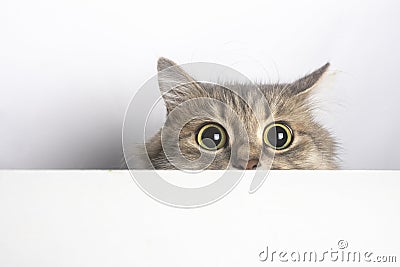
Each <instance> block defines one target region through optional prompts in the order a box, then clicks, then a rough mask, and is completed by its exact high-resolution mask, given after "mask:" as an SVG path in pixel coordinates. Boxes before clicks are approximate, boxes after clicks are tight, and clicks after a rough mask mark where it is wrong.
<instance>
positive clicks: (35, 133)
mask: <svg viewBox="0 0 400 267" xmlns="http://www.w3.org/2000/svg"><path fill="white" fill-rule="evenodd" d="M399 8H400V4H399V3H398V2H396V1H354V0H352V1H341V2H338V1H318V2H317V1H304V0H302V1H262V2H261V3H258V2H253V1H245V2H241V3H234V2H232V1H202V2H198V3H193V4H192V5H189V3H179V2H177V1H159V2H155V1H142V2H140V3H134V2H132V1H120V0H118V1H112V2H111V1H64V0H62V1H50V0H44V1H28V0H16V1H9V0H5V1H1V3H0V33H1V34H0V168H7V169H14V168H22V169H25V168H62V169H66V168H82V169H85V168H106V169H108V168H118V167H119V166H120V159H121V156H122V154H121V132H122V129H121V128H122V121H123V117H124V111H125V109H126V107H127V105H128V104H129V101H130V99H131V97H132V96H133V95H134V93H135V91H136V90H137V89H138V88H139V87H140V86H141V84H143V83H144V81H146V80H147V79H148V78H150V77H151V76H152V75H154V74H155V67H156V66H155V64H156V60H157V58H158V57H160V56H165V57H169V58H171V59H173V60H174V61H176V62H179V63H187V62H196V61H210V62H216V63H220V64H224V65H228V66H230V67H233V68H235V69H237V70H239V71H240V72H242V73H243V74H245V75H247V76H248V77H250V78H251V79H254V80H267V81H268V80H270V81H278V80H280V81H291V80H294V79H296V78H298V77H299V76H301V75H303V74H305V73H307V72H310V71H312V70H313V69H315V68H317V67H319V66H321V65H322V64H324V63H325V62H326V61H330V62H331V63H332V70H336V75H335V81H334V82H333V83H331V84H330V86H324V87H323V88H321V90H320V94H319V98H318V99H319V101H320V104H321V107H323V108H322V109H321V112H320V113H319V118H320V119H321V120H322V121H323V122H324V123H325V124H326V125H327V126H328V127H329V128H330V129H331V130H332V131H333V132H334V133H335V135H336V136H337V138H338V139H339V141H340V142H341V144H342V148H341V158H342V161H343V168H345V169H400V158H399V157H398V151H399V149H400V144H399V142H398V140H397V139H398V134H399V133H400V127H399V125H398V123H397V122H398V114H400V107H399V105H398V97H399V88H398V87H399V81H398V79H399V78H398V77H399V75H398V71H399V70H398V65H399V60H400V53H399V51H398V49H399V47H400V31H399V29H398V26H399V25H400V17H399V16H398V11H399ZM162 119H163V114H162V112H160V116H159V121H158V122H156V123H155V124H154V126H153V127H154V128H157V123H158V125H160V124H161V123H162Z"/></svg>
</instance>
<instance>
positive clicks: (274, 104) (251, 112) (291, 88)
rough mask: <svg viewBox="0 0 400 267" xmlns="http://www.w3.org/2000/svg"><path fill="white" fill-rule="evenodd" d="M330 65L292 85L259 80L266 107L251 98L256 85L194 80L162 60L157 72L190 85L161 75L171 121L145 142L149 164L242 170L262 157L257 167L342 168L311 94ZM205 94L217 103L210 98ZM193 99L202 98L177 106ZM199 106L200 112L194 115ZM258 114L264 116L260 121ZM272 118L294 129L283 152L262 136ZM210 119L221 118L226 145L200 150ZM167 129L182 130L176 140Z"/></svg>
mask: <svg viewBox="0 0 400 267" xmlns="http://www.w3.org/2000/svg"><path fill="white" fill-rule="evenodd" d="M328 67H329V63H327V64H325V65H324V66H322V67H321V68H319V69H318V70H316V71H314V72H312V73H311V74H309V75H307V76H305V77H303V78H301V79H299V80H297V81H295V82H293V83H285V84H282V83H280V84H257V86H258V87H259V89H260V90H261V92H262V93H263V95H264V96H265V98H266V100H267V102H268V104H269V109H268V108H266V107H265V102H262V101H260V99H259V97H255V96H253V92H252V90H254V89H253V88H254V87H252V86H249V85H246V84H240V83H235V82H234V81H232V82H230V83H229V84H225V85H224V86H219V85H214V84H209V83H200V82H196V81H195V80H194V79H193V78H192V77H191V76H190V75H189V74H188V73H186V72H185V71H184V70H183V69H182V68H181V67H179V66H177V65H176V64H175V63H174V62H172V61H170V60H168V59H165V58H160V59H159V60H158V71H159V73H160V72H161V71H162V72H164V73H167V75H168V76H169V79H171V77H172V79H173V77H176V78H177V79H179V80H181V81H182V80H186V81H187V83H186V84H184V85H181V86H178V87H176V88H173V89H172V90H171V88H168V87H169V86H170V85H169V84H168V83H165V82H163V80H162V79H161V78H159V86H160V90H161V92H162V94H163V99H164V101H165V104H166V107H167V112H168V120H167V122H166V123H165V125H164V126H163V128H162V129H161V130H160V131H159V132H158V133H157V134H156V135H155V136H154V137H153V138H152V139H151V140H150V141H149V142H147V143H146V150H147V154H148V156H149V159H150V161H151V164H152V165H153V167H154V168H155V169H203V168H206V169H227V168H228V169H244V168H245V167H246V163H247V162H248V160H249V159H256V160H258V161H259V164H258V168H261V169H263V168H269V167H270V166H271V168H272V169H336V168H338V165H337V162H336V144H335V141H334V139H333V138H332V136H331V134H330V133H329V132H328V131H327V130H326V129H325V128H324V127H322V126H321V125H320V124H319V123H318V122H317V121H316V120H315V119H314V117H313V114H312V112H311V111H312V108H313V104H312V103H311V101H310V95H311V92H312V91H313V88H314V87H316V86H317V84H318V82H319V81H320V80H321V78H322V76H323V75H324V73H326V71H327V69H328ZM169 69H170V71H169V72H168V70H169ZM159 76H160V75H159ZM226 88H235V90H238V91H237V92H241V95H242V97H243V96H244V97H243V98H241V97H239V96H238V95H237V94H236V93H235V92H233V91H230V90H227V89H226ZM206 98H207V99H215V100H217V101H218V102H215V101H207V99H206ZM191 99H197V100H198V101H195V102H194V103H193V104H190V105H188V106H186V107H185V106H184V105H183V106H182V107H181V106H179V105H180V104H182V103H184V102H185V101H188V100H191ZM218 103H220V104H218ZM175 108H177V109H178V111H177V112H174V109H175ZM179 109H181V110H179ZM200 110H201V111H202V115H201V116H197V118H195V117H196V116H195V114H197V113H198V111H200ZM269 110H270V112H269ZM191 113H193V120H190V121H189V122H187V121H183V120H184V119H183V118H182V114H185V115H186V117H187V115H188V114H189V116H190V114H191ZM271 113H272V114H271ZM255 115H257V116H255ZM256 117H258V118H261V120H260V119H259V120H258V121H257V119H256ZM210 118H211V119H210ZM273 120H274V121H285V122H287V123H288V124H289V125H290V126H291V128H292V130H293V134H294V139H293V143H292V144H291V145H290V147H288V148H287V149H284V150H282V151H273V150H272V149H271V148H269V147H267V146H265V144H264V143H263V140H262V131H263V129H264V127H265V126H266V125H268V124H269V123H271V122H273ZM238 121H240V123H239V122H238ZM207 122H218V123H219V124H220V125H222V126H223V127H224V128H225V129H226V131H227V133H228V135H229V143H228V145H227V146H226V147H224V148H222V149H219V150H217V151H205V152H204V151H202V150H201V149H200V147H199V145H198V143H197V142H196V133H197V131H198V128H199V127H201V125H204V123H207ZM175 128H177V129H178V132H177V131H176V130H177V129H175ZM168 130H170V131H169V132H176V133H179V134H178V135H179V136H178V137H177V138H173V136H168V133H166V134H165V136H163V137H162V131H165V132H168ZM247 137H248V139H247ZM247 140H248V142H247ZM165 151H169V152H168V153H165ZM201 152H203V154H204V158H205V160H208V161H210V160H211V163H210V164H207V165H204V164H202V162H201V161H199V157H200V155H201ZM244 152H246V155H244V154H243V153H244ZM274 152H275V155H274ZM166 154H168V156H166ZM182 156H183V158H182ZM272 159H273V160H272ZM271 160H272V165H271Z"/></svg>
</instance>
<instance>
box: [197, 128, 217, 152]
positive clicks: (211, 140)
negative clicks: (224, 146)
mask: <svg viewBox="0 0 400 267" xmlns="http://www.w3.org/2000/svg"><path fill="white" fill-rule="evenodd" d="M201 139H202V141H203V143H204V145H205V146H207V147H208V148H215V147H217V146H218V145H219V144H220V143H221V140H222V134H221V131H220V130H219V129H218V128H217V127H213V126H211V127H208V128H207V129H205V130H204V131H203V133H202V135H201Z"/></svg>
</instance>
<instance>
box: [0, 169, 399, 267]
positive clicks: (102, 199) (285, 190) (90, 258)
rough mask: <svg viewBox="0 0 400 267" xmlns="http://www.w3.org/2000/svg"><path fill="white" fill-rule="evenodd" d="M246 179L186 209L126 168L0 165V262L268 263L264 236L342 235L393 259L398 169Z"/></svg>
mask: <svg viewBox="0 0 400 267" xmlns="http://www.w3.org/2000/svg"><path fill="white" fill-rule="evenodd" d="M177 175H178V174H177ZM204 175H207V173H204ZM178 176H179V175H178ZM249 182H250V181H249V179H248V176H245V178H244V179H243V181H242V182H241V183H240V184H239V186H238V187H237V188H236V189H235V190H233V191H232V192H231V193H230V194H229V195H228V196H227V197H226V198H224V199H222V200H221V201H219V202H217V203H215V204H213V205H210V206H207V207H203V208H199V209H191V210H187V209H177V208H172V207H168V206H165V205H163V204H160V203H158V202H156V201H154V200H152V199H151V198H149V197H148V196H147V195H146V194H144V193H143V192H142V191H140V190H139V189H138V187H137V186H136V184H135V183H134V182H133V180H132V179H131V177H130V175H129V173H128V172H127V171H0V218H1V219H0V266H7V267H9V266H13V267H16V266H31V267H35V266H38V267H39V266H40V267H46V266H49V267H50V266H68V267H72V266H97V267H101V266H116V267H117V266H177V267H178V266H185V267H186V266H267V265H269V264H271V263H270V262H260V261H259V260H258V254H259V253H260V252H261V251H262V250H263V249H265V247H266V246H267V245H268V246H269V247H270V248H273V249H279V250H288V251H290V250H299V251H310V250H311V251H312V250H315V251H318V252H319V251H325V250H328V251H330V249H331V248H333V249H337V242H338V240H341V239H343V240H346V241H347V242H348V243H349V247H348V249H349V250H351V251H372V252H374V255H394V256H397V265H398V262H399V260H400V255H399V254H398V253H399V251H400V244H399V242H398V240H399V238H400V230H399V227H398V226H399V224H400V208H399V207H400V172H389V171H385V172H384V171H370V172H365V171H272V172H271V174H270V176H269V177H268V179H267V181H266V182H265V184H264V185H263V186H262V187H261V189H260V190H259V191H257V192H256V193H255V194H253V195H249V194H248V193H247V191H248V186H249ZM396 253H397V254H396ZM324 263H325V264H324V265H323V266H365V263H361V264H356V263H350V264H348V265H346V264H345V263H338V262H329V261H327V262H324ZM312 264H313V265H319V264H317V263H312ZM284 265H289V264H288V263H286V264H284ZM294 265H295V266H309V265H310V263H305V264H299V263H295V264H294ZM397 265H396V264H386V265H385V266H397ZM368 266H381V264H373V263H368Z"/></svg>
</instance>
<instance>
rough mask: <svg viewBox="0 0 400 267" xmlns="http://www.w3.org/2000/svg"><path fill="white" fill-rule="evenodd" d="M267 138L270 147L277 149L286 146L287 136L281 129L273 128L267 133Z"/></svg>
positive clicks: (279, 127)
mask: <svg viewBox="0 0 400 267" xmlns="http://www.w3.org/2000/svg"><path fill="white" fill-rule="evenodd" d="M267 138H268V141H269V143H270V144H271V145H272V146H274V147H277V148H279V147H283V146H284V145H285V144H286V142H287V140H288V135H287V132H286V131H285V129H283V127H281V126H274V127H272V128H271V129H270V130H269V131H268V134H267Z"/></svg>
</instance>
